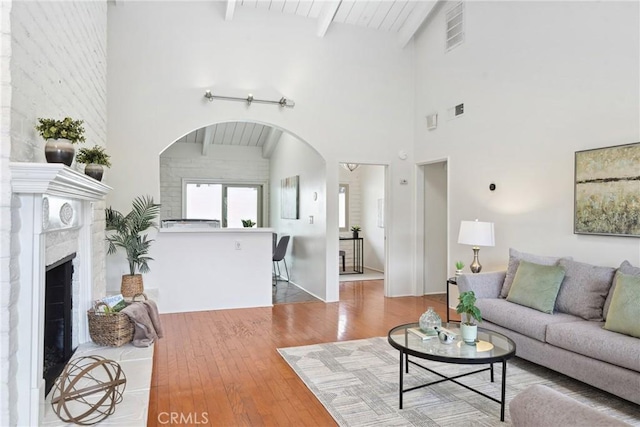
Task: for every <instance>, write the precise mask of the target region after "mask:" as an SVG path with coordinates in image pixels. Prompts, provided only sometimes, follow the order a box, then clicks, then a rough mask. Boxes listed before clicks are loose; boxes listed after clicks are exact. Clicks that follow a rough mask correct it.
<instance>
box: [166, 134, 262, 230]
mask: <svg viewBox="0 0 640 427" xmlns="http://www.w3.org/2000/svg"><path fill="white" fill-rule="evenodd" d="M183 178H191V179H204V178H206V179H212V180H218V181H224V182H235V183H240V182H250V183H260V184H267V183H268V181H269V159H265V158H263V157H262V148H261V147H239V146H237V147H236V146H227V145H212V146H210V147H209V148H208V150H207V154H206V155H205V156H203V155H202V144H173V145H172V146H171V147H169V148H168V149H167V150H165V151H164V152H163V153H162V154H161V155H160V201H159V202H160V203H161V204H162V206H161V208H160V218H161V219H169V218H183V215H182V179H183ZM268 190H269V189H268V186H267V185H265V192H266V194H265V195H264V200H268V199H269V193H268ZM265 214H266V212H265ZM263 223H264V224H265V226H267V224H269V218H268V217H266V215H265V217H264V218H263Z"/></svg>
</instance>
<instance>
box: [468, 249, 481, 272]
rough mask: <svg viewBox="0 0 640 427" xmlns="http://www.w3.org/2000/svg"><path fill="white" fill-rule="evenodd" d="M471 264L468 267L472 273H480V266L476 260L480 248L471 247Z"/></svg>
mask: <svg viewBox="0 0 640 427" xmlns="http://www.w3.org/2000/svg"><path fill="white" fill-rule="evenodd" d="M472 249H473V262H472V263H471V265H470V266H469V268H470V269H471V272H472V273H480V270H482V265H480V261H479V260H478V253H479V252H480V248H478V247H473V248H472Z"/></svg>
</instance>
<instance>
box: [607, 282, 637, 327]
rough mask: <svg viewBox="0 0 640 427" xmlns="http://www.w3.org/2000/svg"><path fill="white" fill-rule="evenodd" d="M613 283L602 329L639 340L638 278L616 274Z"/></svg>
mask: <svg viewBox="0 0 640 427" xmlns="http://www.w3.org/2000/svg"><path fill="white" fill-rule="evenodd" d="M614 281H615V282H616V288H615V289H614V290H613V297H612V298H611V306H610V307H609V313H608V314H607V321H606V322H605V324H604V328H605V329H608V330H610V331H613V332H619V333H621V334H626V335H631V336H632V337H637V338H640V277H638V276H630V275H628V274H624V273H620V272H618V273H616V278H615V280H614Z"/></svg>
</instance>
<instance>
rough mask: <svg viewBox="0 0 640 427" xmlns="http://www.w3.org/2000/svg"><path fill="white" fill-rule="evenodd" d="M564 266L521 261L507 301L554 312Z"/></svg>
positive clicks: (546, 311) (544, 311) (550, 312)
mask: <svg viewBox="0 0 640 427" xmlns="http://www.w3.org/2000/svg"><path fill="white" fill-rule="evenodd" d="M562 279H564V267H561V266H558V265H541V264H535V263H532V262H527V261H520V265H519V266H518V270H517V271H516V276H515V277H514V278H513V284H512V285H511V289H510V290H509V295H507V301H510V302H514V303H516V304H520V305H524V306H526V307H529V308H533V309H535V310H538V311H542V312H543V313H549V314H553V307H554V305H555V303H556V297H557V296H558V290H560V285H561V284H562Z"/></svg>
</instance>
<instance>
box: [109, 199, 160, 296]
mask: <svg viewBox="0 0 640 427" xmlns="http://www.w3.org/2000/svg"><path fill="white" fill-rule="evenodd" d="M159 213H160V204H157V203H154V202H153V198H152V197H150V196H138V197H136V198H135V199H134V200H133V209H132V210H131V212H129V213H128V214H126V215H123V214H122V213H120V212H118V211H116V210H115V209H112V208H111V207H109V208H107V209H106V210H105V217H106V223H107V227H106V231H107V242H109V249H108V251H107V253H108V254H110V255H111V254H114V253H116V251H117V250H118V248H123V249H124V250H125V252H126V257H127V262H128V263H129V273H130V274H125V275H123V276H122V285H121V288H120V291H121V293H122V296H124V297H127V298H132V297H134V296H135V295H137V294H141V293H142V292H143V291H144V285H143V283H142V274H141V273H147V272H149V261H152V260H153V258H151V257H150V256H149V248H150V247H151V243H152V242H153V239H149V238H148V236H147V234H143V233H144V232H145V231H147V230H148V229H150V228H158V225H157V224H156V222H155V219H156V218H157V217H158V214H159Z"/></svg>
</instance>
